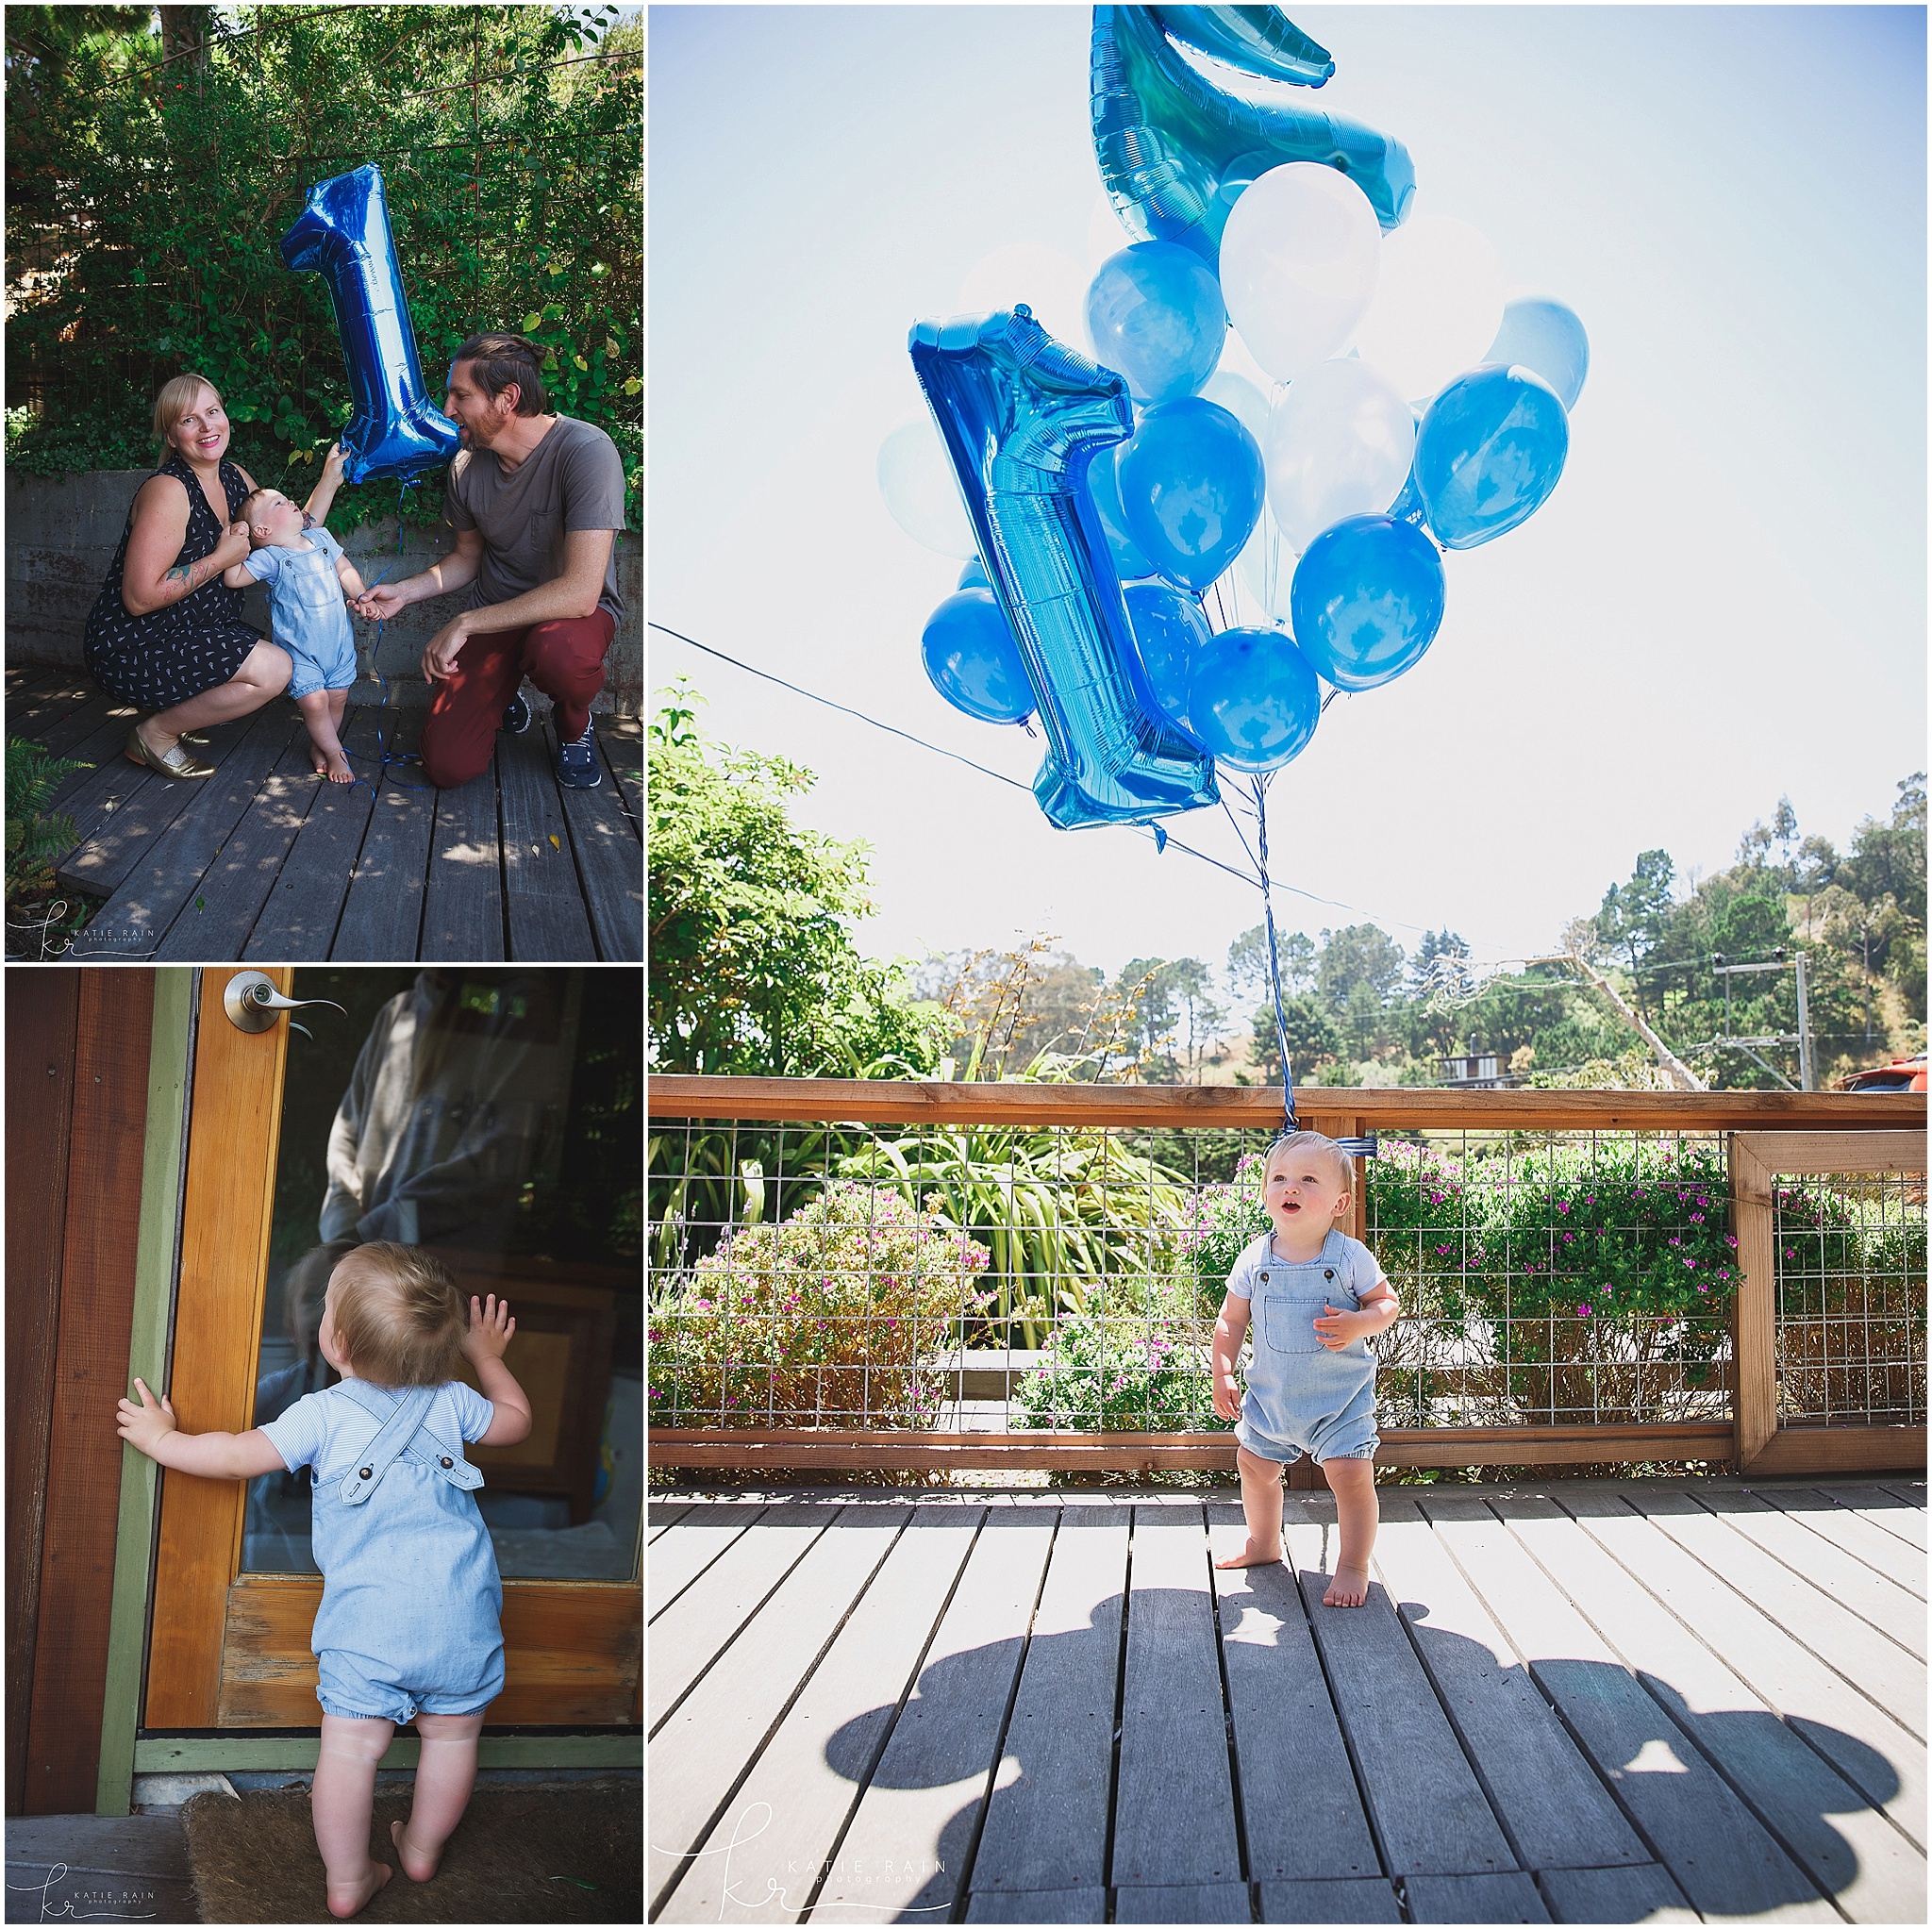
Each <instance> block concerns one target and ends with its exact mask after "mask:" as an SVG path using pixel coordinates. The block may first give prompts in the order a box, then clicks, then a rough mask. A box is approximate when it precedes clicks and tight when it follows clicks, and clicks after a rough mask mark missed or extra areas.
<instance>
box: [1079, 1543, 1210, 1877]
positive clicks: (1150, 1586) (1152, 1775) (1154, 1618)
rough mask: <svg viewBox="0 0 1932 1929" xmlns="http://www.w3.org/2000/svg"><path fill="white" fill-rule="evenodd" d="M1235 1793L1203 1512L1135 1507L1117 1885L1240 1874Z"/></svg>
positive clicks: (1116, 1836) (1118, 1801)
mask: <svg viewBox="0 0 1932 1929" xmlns="http://www.w3.org/2000/svg"><path fill="white" fill-rule="evenodd" d="M1233 1795H1234V1789H1233V1784H1232V1781H1231V1778H1230V1774H1229V1768H1228V1758H1227V1718H1226V1713H1225V1709H1224V1703H1223V1700H1222V1690H1221V1667H1220V1663H1219V1660H1218V1658H1217V1656H1216V1642H1215V1627H1214V1608H1213V1594H1212V1587H1211V1583H1210V1582H1209V1580H1208V1536H1207V1529H1206V1523H1205V1522H1204V1520H1203V1518H1202V1513H1201V1509H1200V1507H1199V1505H1193V1506H1184V1507H1153V1506H1149V1507H1136V1508H1135V1509H1134V1541H1133V1571H1132V1576H1131V1591H1130V1594H1129V1597H1128V1603H1127V1652H1126V1672H1125V1678H1124V1686H1123V1688H1122V1692H1121V1750H1120V1773H1119V1779H1118V1783H1117V1785H1116V1788H1115V1791H1114V1839H1113V1868H1112V1870H1111V1871H1110V1873H1111V1877H1112V1881H1113V1884H1114V1886H1115V1887H1117V1888H1119V1887H1141V1886H1143V1885H1158V1884H1166V1885H1173V1884H1174V1883H1176V1882H1184V1883H1207V1884H1213V1883H1223V1882H1232V1881H1239V1880H1241V1875H1242V1871H1241V1844H1240V1842H1239V1840H1238V1839H1237V1838H1236V1835H1235V1826H1234V1801H1233ZM1115 1903H1116V1908H1115V1912H1116V1914H1118V1913H1119V1898H1118V1897H1116V1899H1115Z"/></svg>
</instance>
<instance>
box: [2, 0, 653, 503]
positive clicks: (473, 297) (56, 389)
mask: <svg viewBox="0 0 1932 1929" xmlns="http://www.w3.org/2000/svg"><path fill="white" fill-rule="evenodd" d="M183 11H184V12H185V13H189V14H191V15H192V18H193V20H194V21H195V22H196V23H197V25H194V26H192V27H191V28H190V29H188V31H189V32H191V33H194V32H200V31H204V30H206V29H207V28H208V27H211V28H212V34H213V37H212V40H211V41H210V42H209V44H208V47H207V49H206V50H205V51H203V52H200V53H196V52H192V51H191V52H189V53H188V54H187V56H186V58H173V59H169V60H167V61H166V63H165V64H163V49H162V45H161V42H160V41H159V40H158V38H157V37H156V35H155V34H154V33H152V32H151V31H149V30H148V25H147V23H148V20H149V18H150V16H149V15H147V14H146V13H145V12H144V11H142V10H140V9H130V8H25V9H24V8H9V9H8V89H7V117H8V118H7V135H8V142H7V144H8V281H9V284H10V287H11V289H12V291H13V298H14V303H15V306H14V308H13V311H12V313H11V315H10V317H9V319H8V323H7V350H8V354H7V365H8V405H9V409H8V461H9V462H10V463H11V464H12V465H13V466H15V467H17V468H20V469H22V470H23V471H25V472H28V473H35V474H50V473H58V472H59V471H61V470H65V469H71V468H77V467H88V468H92V467H104V466H105V467H115V468H120V467H138V468H145V467H148V466H150V464H151V462H152V461H153V459H154V455H155V449H154V445H153V444H152V443H151V442H150V441H148V439H147V437H146V434H145V430H146V427H147V424H148V421H149V417H150V413H151V407H152V398H153V396H154V394H155V392H156V391H157V390H158V388H159V387H160V385H161V383H162V382H163V381H165V380H167V379H168V378H169V377H170V376H172V375H175V374H180V373H182V372H183V371H186V370H193V371H195V372H197V373H200V374H205V375H207V376H208V379H209V380H210V381H211V382H213V383H214V385H215V386H216V388H217V389H219V390H220V391H221V393H222V396H223V399H224V401H225V404H226V407H227V410H228V414H229V417H230V419H231V421H232V423H233V424H234V438H233V443H232V446H231V454H232V455H233V457H235V459H236V460H238V461H239V462H241V463H242V466H243V467H245V468H247V469H248V470H249V471H250V472H251V473H252V474H254V475H255V476H256V477H257V478H258V480H260V481H262V482H264V483H273V484H275V485H277V486H282V487H286V488H289V489H290V490H291V492H294V493H298V494H299V493H304V492H306V491H304V490H301V489H299V488H298V484H299V483H301V482H303V481H306V480H307V479H308V477H311V476H312V475H314V474H316V473H318V465H319V460H320V456H321V453H322V452H323V451H325V449H326V447H327V445H328V443H329V441H331V440H332V439H333V438H334V436H335V435H336V433H337V431H338V430H339V429H340V428H341V425H342V424H344V423H345V422H346V421H347V419H348V414H349V407H350V404H349V391H348V383H347V375H346V371H345V368H344V365H343V360H342V355H341V346H340V343H339V341H338V338H337V333H336V327H335V321H334V317H333V314H332V311H331V308H330V303H329V297H328V293H327V291H326V289H325V285H324V283H323V279H322V277H321V276H320V275H317V274H291V273H289V272H288V271H287V270H286V269H285V268H284V267H283V266H282V262H281V257H280V254H279V252H278V250H277V247H276V243H277V242H278V241H279V240H280V237H281V236H282V234H283V233H284V232H285V231H286V230H287V228H288V227H289V225H290V224H291V222H292V221H293V220H294V218H295V216H296V215H297V214H298V213H299V212H300V210H301V208H302V205H303V201H304V198H305V196H306V194H307V192H308V189H309V188H310V187H311V186H312V185H313V184H314V183H315V182H316V181H318V180H321V179H324V178H325V177H326V176H328V175H339V174H344V173H347V172H349V171H350V170H352V169H354V168H356V167H358V166H360V165H362V164H363V163H364V162H368V161H375V162H377V163H379V164H380V165H381V167H382V170H383V176H384V184H385V188H386V191H387V196H388V201H389V209H390V218H391V225H392V226H393V228H394V231H395V239H396V249H397V254H398V257H399V258H400V260H401V264H402V270H403V279H404V284H405V287H406V288H407V290H408V298H409V308H410V314H411V318H412V320H413V323H414V327H415V334H416V341H417V346H418V349H419V351H420V354H421V358H422V362H423V373H424V376H425V380H426V381H427V382H428V383H429V384H430V385H431V389H432V391H437V390H438V385H439V384H440V383H441V378H442V376H443V374H444V373H445V371H446V368H447V357H448V355H449V352H450V351H451V350H452V349H454V348H455V347H456V346H457V345H458V343H459V342H460V341H462V340H463V339H464V338H465V337H467V336H469V335H472V334H475V333H477V332H479V331H482V330H485V329H498V328H508V329H512V330H520V331H521V332H523V333H525V334H527V335H530V336H531V337H532V338H533V339H535V340H536V341H540V342H541V344H542V346H543V347H544V349H545V351H546V356H545V361H544V364H543V377H544V385H545V388H546V390H547V391H548V393H549V397H550V402H551V406H552V407H555V408H557V409H558V410H560V411H561V412H562V413H564V414H568V415H573V416H576V417H579V418H581V419H583V420H585V421H588V422H592V423H594V424H597V426H598V427H600V428H602V429H604V430H606V431H607V432H608V434H609V435H610V436H611V437H612V438H613V440H615V441H616V442H617V444H618V448H619V451H620V453H621V455H622V457H623V459H624V465H625V477H626V480H627V484H628V491H627V496H628V501H629V503H630V520H631V523H632V524H633V526H635V524H636V521H637V504H638V501H639V494H640V491H641V475H642V428H641V420H640V409H639V407H638V403H637V400H636V398H637V396H638V394H639V393H640V391H641V312H640V302H639V291H640V289H641V284H642V273H643V270H642V232H641V221H640V219H639V209H640V207H641V171H642V150H641V139H640V127H641V112H642V30H641V25H637V24H633V25H627V26H625V27H622V28H616V29H611V30H608V31H607V30H606V28H607V26H608V21H609V19H610V18H611V17H612V16H613V15H614V13H615V9H614V8H608V7H602V8H594V9H587V10H585V12H580V11H578V10H576V9H559V8H551V7H515V8H482V7H460V8H458V7H437V6H424V5H417V6H390V7H350V8H319V7H292V6H257V7H239V8H232V9H222V10H221V12H220V13H219V14H217V12H216V11H215V9H212V8H208V9H200V8H195V9H183ZM586 13H588V16H589V17H586ZM16 15H20V16H23V18H22V19H21V20H20V21H19V22H16V19H15V16H16ZM70 15H71V16H74V17H73V18H63V17H62V16H70ZM28 16H30V17H28ZM83 16H87V17H83ZM30 400H31V401H32V403H33V404H34V407H33V412H32V415H31V418H30V419H25V420H17V419H16V414H15V411H16V410H18V409H21V408H23V407H25V406H26V405H27V404H28V403H29V401H30ZM400 493H402V492H400V491H398V489H397V487H396V486H395V484H394V483H393V482H388V483H383V482H375V483H369V484H365V485H363V486H362V487H360V488H358V489H349V488H345V489H344V490H343V491H341V495H340V496H339V498H338V504H339V509H338V516H337V519H338V521H339V522H340V523H341V526H345V527H346V526H351V525H353V524H356V523H358V522H361V521H373V520H375V519H377V518H379V517H381V516H383V515H385V514H392V513H396V512H397V509H398V496H399V494H400ZM440 510H441V484H440V481H437V480H434V479H432V480H429V481H425V484H424V486H423V487H422V488H421V489H419V490H416V491H409V492H408V493H407V494H406V495H405V496H404V499H403V501H402V503H401V513H402V514H403V516H404V518H405V520H408V521H410V522H416V523H428V522H432V521H434V520H435V518H436V516H437V515H438V514H439V512H440Z"/></svg>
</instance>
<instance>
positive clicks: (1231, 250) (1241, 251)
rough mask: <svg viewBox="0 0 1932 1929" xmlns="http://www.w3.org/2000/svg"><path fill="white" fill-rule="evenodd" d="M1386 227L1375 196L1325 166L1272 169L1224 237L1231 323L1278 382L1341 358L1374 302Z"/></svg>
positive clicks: (1241, 204) (1224, 285)
mask: <svg viewBox="0 0 1932 1929" xmlns="http://www.w3.org/2000/svg"><path fill="white" fill-rule="evenodd" d="M1381 251H1382V230H1381V228H1380V226H1379V225H1378V224H1377V223H1376V221H1375V210H1374V208H1372V207H1370V205H1369V197H1368V196H1367V195H1366V194H1364V193H1363V192H1362V191H1361V190H1360V189H1359V188H1357V186H1356V184H1355V183H1354V182H1353V181H1351V180H1350V179H1349V178H1348V176H1347V175H1344V174H1341V173H1339V172H1338V171H1337V170H1336V169H1334V168H1331V167H1324V166H1322V165H1321V164H1320V163H1319V162H1317V161H1304V160H1298V161H1291V162H1290V163H1289V164H1288V165H1287V166H1286V167H1278V168H1271V169H1270V170H1269V171H1268V173H1266V174H1265V175H1262V176H1261V177H1260V179H1259V180H1257V182H1256V183H1255V184H1254V186H1253V187H1251V188H1250V189H1249V190H1248V191H1247V192H1246V193H1244V194H1243V195H1242V196H1241V199H1240V200H1239V201H1237V202H1236V203H1235V204H1234V208H1233V211H1232V212H1231V213H1230V214H1229V215H1228V217H1227V226H1226V228H1225V229H1224V231H1223V233H1222V237H1221V291H1222V294H1223V296H1224V298H1225V300H1226V302H1227V313H1228V319H1229V320H1230V321H1231V322H1233V324H1234V325H1235V327H1236V329H1237V330H1238V331H1239V332H1240V334H1241V340H1242V341H1244V342H1245V343H1246V344H1247V347H1248V351H1249V353H1250V354H1251V355H1253V356H1254V358H1255V359H1256V360H1257V362H1259V363H1260V364H1261V366H1262V367H1263V368H1264V369H1266V370H1267V371H1268V373H1269V374H1271V375H1274V376H1275V377H1276V378H1277V379H1283V380H1288V381H1292V380H1293V379H1294V378H1295V377H1296V376H1297V375H1299V374H1302V373H1303V372H1304V371H1305V370H1307V369H1311V368H1313V367H1314V366H1315V364H1316V363H1317V362H1321V361H1326V360H1327V359H1328V358H1329V357H1331V356H1337V355H1340V354H1341V352H1342V350H1343V349H1345V348H1346V347H1347V346H1348V345H1349V343H1350V342H1351V341H1354V340H1355V333H1356V329H1357V326H1358V325H1359V324H1360V322H1361V319H1362V317H1363V316H1364V315H1365V314H1367V313H1368V310H1369V304H1370V302H1371V301H1373V300H1374V293H1375V274H1376V270H1377V268H1378V266H1379V265H1380V262H1381Z"/></svg>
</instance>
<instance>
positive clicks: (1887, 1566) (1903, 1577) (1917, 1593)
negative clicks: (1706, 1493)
mask: <svg viewBox="0 0 1932 1929" xmlns="http://www.w3.org/2000/svg"><path fill="white" fill-rule="evenodd" d="M1765 1498H1766V1499H1768V1500H1770V1501H1772V1502H1773V1503H1774V1505H1776V1507H1777V1509H1778V1511H1779V1512H1780V1513H1782V1514H1786V1515H1789V1516H1790V1519H1792V1520H1793V1521H1796V1522H1798V1523H1799V1525H1800V1526H1803V1527H1807V1528H1808V1529H1809V1530H1810V1531H1811V1532H1812V1533H1813V1534H1815V1535H1817V1536H1818V1537H1819V1538H1820V1539H1821V1540H1827V1541H1829V1542H1830V1543H1831V1545H1832V1546H1833V1547H1835V1548H1837V1549H1838V1550H1839V1551H1840V1553H1842V1554H1846V1555H1850V1556H1851V1557H1852V1559H1853V1560H1855V1561H1857V1562H1858V1564H1859V1565H1860V1566H1862V1567H1868V1568H1871V1569H1872V1570H1873V1571H1874V1572H1876V1573H1879V1574H1882V1575H1883V1576H1884V1577H1885V1578H1886V1579H1887V1580H1888V1581H1890V1583H1891V1584H1892V1585H1893V1586H1894V1587H1896V1588H1904V1589H1905V1591H1906V1592H1907V1594H1909V1595H1910V1596H1911V1597H1912V1598H1913V1599H1914V1600H1915V1601H1917V1602H1918V1603H1919V1605H1920V1613H1921V1616H1922V1617H1923V1615H1924V1604H1925V1556H1924V1555H1923V1554H1921V1553H1920V1552H1919V1551H1918V1549H1916V1548H1915V1547H1913V1546H1912V1545H1911V1543H1910V1542H1909V1541H1907V1540H1902V1539H1901V1538H1899V1537H1898V1536H1897V1535H1896V1534H1888V1533H1887V1532H1886V1531H1885V1529H1884V1528H1883V1527H1881V1526H1879V1525H1878V1524H1877V1523H1876V1522H1874V1521H1872V1520H1871V1519H1870V1518H1869V1516H1867V1515H1864V1514H1861V1513H1859V1512H1858V1511H1857V1509H1856V1508H1852V1507H1847V1506H1843V1505H1840V1503H1838V1502H1836V1501H1834V1500H1833V1499H1832V1498H1831V1496H1830V1495H1829V1494H1827V1493H1826V1492H1824V1489H1823V1488H1779V1489H1778V1490H1777V1491H1776V1492H1775V1493H1773V1494H1768V1495H1766V1496H1765ZM1827 1557H1828V1556H1827Z"/></svg>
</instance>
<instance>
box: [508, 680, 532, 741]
mask: <svg viewBox="0 0 1932 1929" xmlns="http://www.w3.org/2000/svg"><path fill="white" fill-rule="evenodd" d="M503 727H504V728H505V729H506V730H508V732H509V734H510V735H511V736H512V737H521V736H522V735H523V734H524V732H525V730H527V729H528V728H529V727H530V700H529V698H528V697H526V696H525V694H524V693H523V691H522V690H518V691H517V693H516V695H515V696H513V697H511V698H510V700H509V708H508V709H507V710H506V711H504V713H503Z"/></svg>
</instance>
